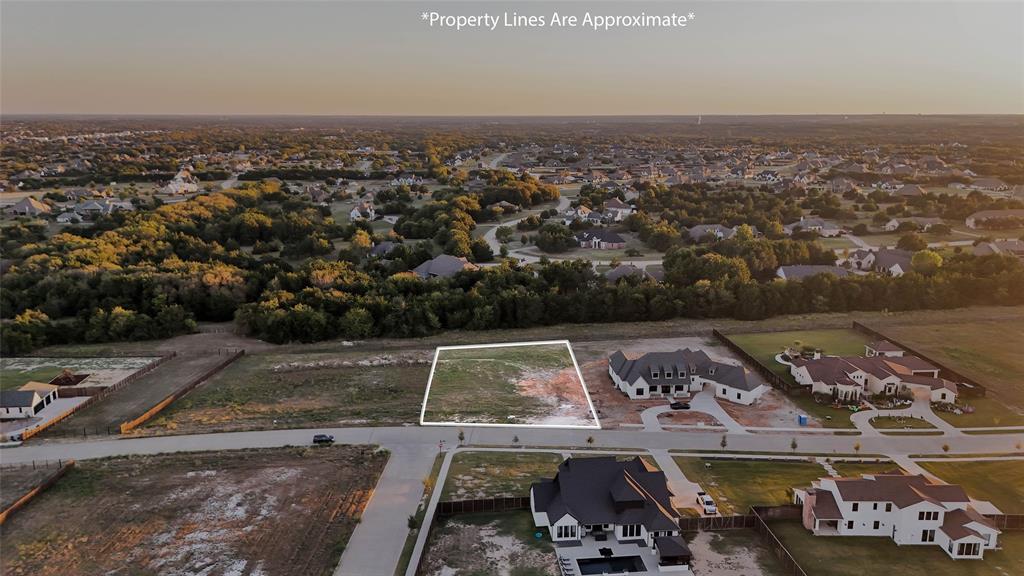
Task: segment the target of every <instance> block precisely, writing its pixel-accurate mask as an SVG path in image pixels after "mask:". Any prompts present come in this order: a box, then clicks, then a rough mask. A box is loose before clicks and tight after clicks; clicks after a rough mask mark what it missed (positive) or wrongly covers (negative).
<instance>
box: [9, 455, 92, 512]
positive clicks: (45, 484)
mask: <svg viewBox="0 0 1024 576" xmlns="http://www.w3.org/2000/svg"><path fill="white" fill-rule="evenodd" d="M74 465H75V461H74V460H67V461H62V462H61V465H60V467H58V468H57V470H56V472H54V473H53V474H51V475H49V476H48V477H46V479H45V480H43V481H42V482H40V483H39V484H37V485H36V487H35V488H32V489H31V490H29V491H28V492H26V493H24V494H22V496H21V498H18V499H17V500H15V501H14V503H13V504H11V505H10V506H8V507H7V508H6V509H5V510H4V511H3V512H0V526H2V525H3V523H4V522H6V521H7V518H8V517H10V515H11V514H13V513H14V512H16V511H17V510H18V509H19V508H21V507H22V506H24V505H26V504H28V503H29V502H30V501H32V499H33V498H35V497H36V496H38V495H39V494H40V493H42V492H43V491H45V490H46V489H47V488H49V487H50V486H53V485H54V483H56V482H57V480H60V479H61V477H62V476H64V475H65V474H67V472H68V470H70V469H71V468H72V467H74Z"/></svg>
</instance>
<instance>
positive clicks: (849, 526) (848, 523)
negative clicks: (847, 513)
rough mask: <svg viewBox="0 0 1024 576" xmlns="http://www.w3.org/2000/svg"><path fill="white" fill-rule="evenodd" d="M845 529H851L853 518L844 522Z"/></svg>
mask: <svg viewBox="0 0 1024 576" xmlns="http://www.w3.org/2000/svg"><path fill="white" fill-rule="evenodd" d="M846 529H847V530H853V520H848V521H847V522H846Z"/></svg>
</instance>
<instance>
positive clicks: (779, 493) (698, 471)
mask: <svg viewBox="0 0 1024 576" xmlns="http://www.w3.org/2000/svg"><path fill="white" fill-rule="evenodd" d="M675 461H676V464H678V465H679V469H680V470H682V472H683V475H685V476H686V478H687V479H688V480H690V481H691V482H696V483H698V484H700V485H701V487H702V488H704V490H705V491H707V493H708V494H710V495H711V497H712V498H714V499H715V503H717V504H718V509H719V511H720V512H721V513H722V514H725V515H729V514H745V513H746V512H747V510H748V509H749V508H750V507H751V506H778V505H782V504H789V503H791V502H792V501H793V492H792V489H793V488H803V487H807V486H809V485H810V484H811V481H813V480H817V479H818V478H821V477H822V476H826V475H827V474H828V473H827V472H826V471H825V469H824V468H823V467H822V466H821V465H820V464H817V463H815V462H799V461H789V460H784V461H783V460H779V461H759V460H714V459H705V458H691V457H684V456H679V457H676V458H675ZM708 465H710V466H708Z"/></svg>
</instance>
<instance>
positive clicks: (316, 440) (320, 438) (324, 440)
mask: <svg viewBox="0 0 1024 576" xmlns="http://www.w3.org/2000/svg"><path fill="white" fill-rule="evenodd" d="M313 444H334V436H331V435H330V434H314V435H313Z"/></svg>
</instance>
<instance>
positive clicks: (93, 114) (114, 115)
mask: <svg viewBox="0 0 1024 576" xmlns="http://www.w3.org/2000/svg"><path fill="white" fill-rule="evenodd" d="M765 116H772V117H807V116H830V117H839V116H846V117H865V116H921V117H941V116H1024V112H892V113H889V112H742V113H733V114H724V113H711V114H704V113H699V112H697V113H686V114H673V113H667V114H659V113H651V114H628V113H626V114H406V113H395V114H317V113H308V114H307V113H298V112H266V113H264V112H259V113H219V112H139V113H125V114H122V113H116V112H2V111H0V118H3V117H7V118H17V117H93V118H118V117H120V118H218V117H228V118H443V119H458V118H697V117H708V118H737V117H739V118H743V117H765Z"/></svg>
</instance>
